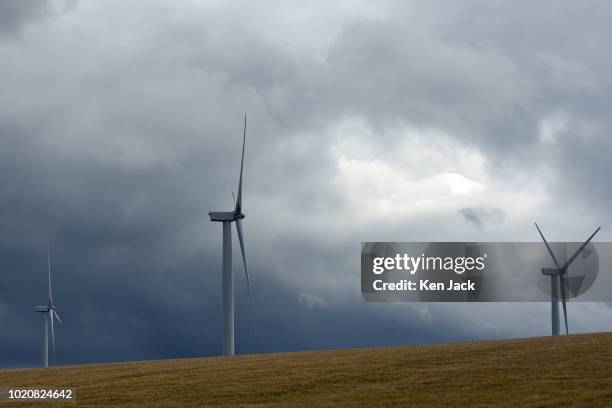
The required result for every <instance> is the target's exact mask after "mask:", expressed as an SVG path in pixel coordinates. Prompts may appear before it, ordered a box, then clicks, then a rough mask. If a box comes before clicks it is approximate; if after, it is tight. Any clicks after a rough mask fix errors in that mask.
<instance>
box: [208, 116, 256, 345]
mask: <svg viewBox="0 0 612 408" xmlns="http://www.w3.org/2000/svg"><path fill="white" fill-rule="evenodd" d="M245 141H246V114H245V115H244V132H243V134H242V159H241V161H240V179H239V181H238V196H237V197H236V203H235V206H234V210H233V211H211V212H209V213H208V215H209V216H210V220H211V221H213V222H222V223H223V355H226V356H233V355H234V276H233V274H232V230H231V223H232V222H236V231H237V232H238V240H239V241H240V251H241V252H242V262H243V263H244V273H245V275H246V281H247V287H248V289H249V302H252V300H251V283H250V282H249V272H248V270H247V263H246V256H245V254H244V241H243V239H242V226H241V222H242V220H243V219H244V217H245V216H244V214H243V213H242V170H243V167H244V144H245ZM250 304H251V310H252V308H253V305H252V303H250Z"/></svg>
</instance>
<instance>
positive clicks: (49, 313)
mask: <svg viewBox="0 0 612 408" xmlns="http://www.w3.org/2000/svg"><path fill="white" fill-rule="evenodd" d="M47 266H48V272H49V300H48V303H47V305H46V306H36V308H35V310H36V312H38V313H41V314H42V332H43V342H42V365H43V367H49V325H50V326H51V345H52V347H53V363H55V331H54V329H53V320H54V319H57V321H58V322H59V323H60V324H62V319H61V318H60V317H59V315H58V314H57V312H56V311H55V304H54V303H53V291H52V290H51V248H50V246H49V245H47Z"/></svg>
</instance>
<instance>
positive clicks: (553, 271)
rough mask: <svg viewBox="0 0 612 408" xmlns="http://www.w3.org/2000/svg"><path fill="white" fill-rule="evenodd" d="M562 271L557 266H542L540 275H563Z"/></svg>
mask: <svg viewBox="0 0 612 408" xmlns="http://www.w3.org/2000/svg"><path fill="white" fill-rule="evenodd" d="M563 273H564V272H562V271H561V270H560V269H557V268H542V275H548V276H552V275H563Z"/></svg>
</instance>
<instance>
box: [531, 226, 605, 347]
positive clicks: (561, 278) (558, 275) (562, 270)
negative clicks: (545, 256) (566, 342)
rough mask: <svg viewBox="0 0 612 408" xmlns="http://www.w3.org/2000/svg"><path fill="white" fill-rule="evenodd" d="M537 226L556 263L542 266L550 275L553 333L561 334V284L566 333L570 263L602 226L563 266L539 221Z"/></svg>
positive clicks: (545, 272)
mask: <svg viewBox="0 0 612 408" xmlns="http://www.w3.org/2000/svg"><path fill="white" fill-rule="evenodd" d="M535 226H536V228H537V229H538V232H539V233H540V236H541V237H542V241H544V244H545V245H546V249H547V250H548V253H549V255H550V257H551V258H552V260H553V262H554V264H555V267H554V268H542V274H543V275H549V276H550V305H551V308H550V310H551V318H552V335H553V336H558V335H559V326H560V325H559V300H558V299H559V295H558V293H559V290H558V288H559V286H560V289H561V303H562V305H563V319H564V321H565V334H569V328H568V326H567V305H566V299H565V297H566V289H565V288H566V280H567V276H566V275H567V270H568V268H569V267H570V265H571V264H572V263H573V262H574V261H575V260H576V258H578V255H580V253H581V252H582V251H583V250H584V248H586V246H587V245H588V244H589V242H591V240H592V239H593V237H594V236H595V234H597V233H598V232H599V230H600V229H601V227H597V229H596V230H595V232H593V233H592V234H591V236H590V237H589V238H588V239H587V240H586V241H585V242H584V243H583V244H582V245H580V247H579V248H578V250H577V251H576V252H574V254H573V255H572V256H571V257H570V258H569V259H568V260H567V262H565V264H563V266H560V265H559V262H558V261H557V258H556V257H555V253H554V252H553V250H552V249H551V247H550V245H549V244H548V241H546V238H544V234H542V231H541V230H540V227H539V226H538V224H537V223H535Z"/></svg>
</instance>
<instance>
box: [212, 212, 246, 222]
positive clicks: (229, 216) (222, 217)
mask: <svg viewBox="0 0 612 408" xmlns="http://www.w3.org/2000/svg"><path fill="white" fill-rule="evenodd" d="M208 215H209V216H210V220H211V221H213V222H226V221H228V222H234V221H238V220H242V219H243V218H244V217H245V215H244V214H243V213H241V212H237V211H211V212H209V213H208Z"/></svg>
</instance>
